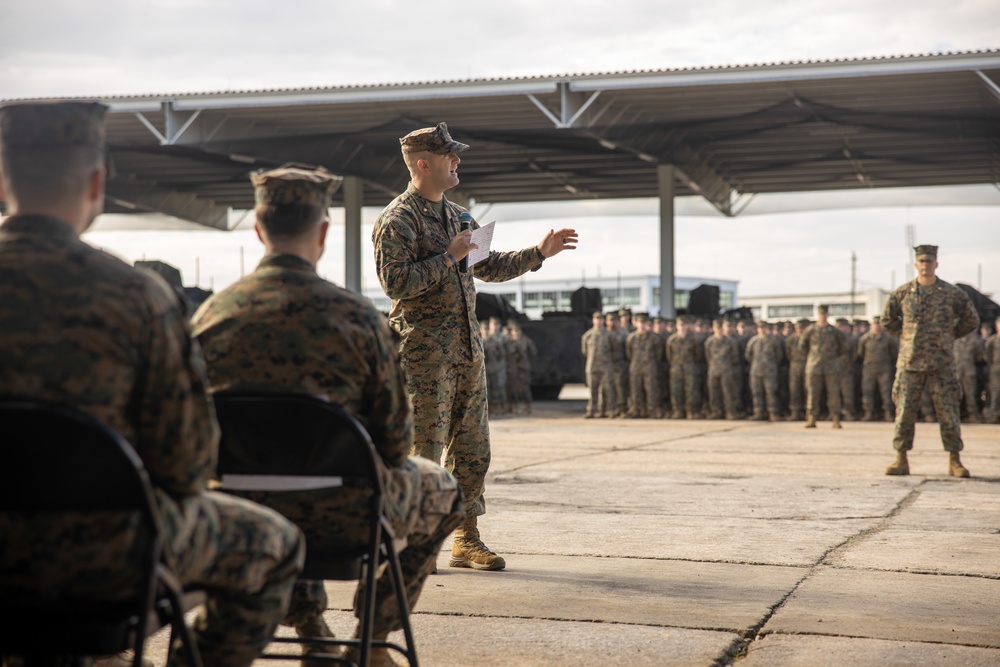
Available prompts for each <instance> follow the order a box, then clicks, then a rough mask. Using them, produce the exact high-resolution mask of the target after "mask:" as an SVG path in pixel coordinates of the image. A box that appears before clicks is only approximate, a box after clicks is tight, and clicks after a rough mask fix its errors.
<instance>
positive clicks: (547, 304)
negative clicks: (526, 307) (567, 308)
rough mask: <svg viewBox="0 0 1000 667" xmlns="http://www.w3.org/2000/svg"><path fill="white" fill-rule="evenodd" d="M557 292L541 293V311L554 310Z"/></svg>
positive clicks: (557, 297)
mask: <svg viewBox="0 0 1000 667" xmlns="http://www.w3.org/2000/svg"><path fill="white" fill-rule="evenodd" d="M558 299H559V292H542V310H555V308H556V303H557V302H558Z"/></svg>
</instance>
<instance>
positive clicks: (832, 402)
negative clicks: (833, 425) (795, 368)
mask: <svg viewBox="0 0 1000 667" xmlns="http://www.w3.org/2000/svg"><path fill="white" fill-rule="evenodd" d="M806 388H807V389H808V393H807V394H806V411H807V412H808V413H809V414H810V415H812V416H813V418H814V419H819V404H820V396H822V395H823V389H824V388H825V389H826V406H827V408H829V410H830V416H831V417H834V416H836V417H837V418H838V419H839V418H840V374H839V373H822V372H815V371H814V372H812V373H806Z"/></svg>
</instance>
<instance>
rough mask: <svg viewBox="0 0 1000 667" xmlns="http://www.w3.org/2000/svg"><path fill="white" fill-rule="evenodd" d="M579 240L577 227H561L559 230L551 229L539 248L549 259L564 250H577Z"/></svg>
mask: <svg viewBox="0 0 1000 667" xmlns="http://www.w3.org/2000/svg"><path fill="white" fill-rule="evenodd" d="M579 240H580V239H579V237H578V236H577V234H576V230H575V229H560V230H559V231H558V232H557V231H555V230H552V229H550V230H549V233H548V234H546V235H545V238H544V239H542V242H541V243H539V244H538V250H539V251H540V252H541V253H542V255H543V256H544V257H545V258H546V259H547V258H549V257H552V256H554V255H558V254H559V253H561V252H562V251H563V250H575V249H576V244H577V243H578V242H579Z"/></svg>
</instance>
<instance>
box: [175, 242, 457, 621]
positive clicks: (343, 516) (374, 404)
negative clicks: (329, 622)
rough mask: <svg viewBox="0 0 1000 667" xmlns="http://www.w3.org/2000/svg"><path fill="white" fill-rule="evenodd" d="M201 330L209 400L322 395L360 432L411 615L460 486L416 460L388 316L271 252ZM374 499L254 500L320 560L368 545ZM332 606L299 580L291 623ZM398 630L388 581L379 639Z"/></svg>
mask: <svg viewBox="0 0 1000 667" xmlns="http://www.w3.org/2000/svg"><path fill="white" fill-rule="evenodd" d="M193 324H194V333H195V335H196V336H197V337H198V340H199V342H200V343H201V345H202V348H203V350H204V354H205V361H206V364H207V366H208V379H209V385H210V387H211V389H212V391H236V392H253V393H291V394H310V395H314V396H325V397H327V398H329V399H330V401H331V402H332V403H335V404H337V405H340V406H341V407H343V408H344V409H345V410H346V411H347V412H349V413H350V414H352V415H354V416H355V417H357V418H358V420H359V421H360V422H361V423H362V424H364V426H365V428H366V429H367V430H368V432H369V434H370V435H371V438H372V442H373V443H374V444H375V448H376V450H377V451H378V453H379V461H380V463H381V464H382V465H380V466H379V472H380V474H381V477H382V482H383V486H384V489H385V498H386V499H385V512H386V515H387V517H388V518H389V523H390V525H391V526H392V528H393V531H394V532H395V535H396V537H397V538H406V540H407V546H406V548H405V549H403V550H402V551H401V552H400V554H399V559H400V564H401V566H402V570H403V579H404V581H405V582H406V594H407V599H408V601H409V603H410V606H411V608H412V607H413V605H415V604H416V602H417V598H418V597H419V596H420V591H421V588H422V587H423V584H424V581H425V580H426V578H427V575H428V574H429V573H430V571H431V569H432V568H433V566H434V564H435V561H436V558H437V554H438V552H439V551H440V549H441V545H442V543H443V542H444V540H445V539H446V538H447V537H448V535H449V533H451V531H452V530H453V529H454V528H455V527H456V526H457V525H458V524H459V523H460V522H461V520H462V516H463V513H462V511H461V503H460V502H459V501H458V485H457V483H456V482H455V480H454V478H452V476H451V475H449V474H448V473H447V472H446V471H445V470H444V469H443V468H441V467H440V466H438V465H436V464H434V463H432V462H430V461H428V460H426V459H421V458H418V457H413V456H408V454H409V453H410V449H411V446H412V442H413V431H412V427H413V419H412V413H411V411H410V404H409V400H408V399H407V396H406V387H405V383H404V380H403V372H402V370H401V368H400V366H399V353H398V351H397V349H396V345H395V342H394V341H393V338H392V333H391V332H390V330H389V326H388V324H387V322H386V320H385V317H384V316H383V315H382V314H381V313H379V312H378V311H377V310H376V309H375V307H374V306H372V305H371V302H370V301H368V300H367V299H364V298H361V297H358V296H356V295H354V294H352V293H350V292H348V291H347V290H344V289H341V288H340V287H337V286H336V285H334V284H333V283H330V282H327V281H326V280H323V279H322V278H320V277H319V276H318V275H317V274H316V270H315V268H314V267H313V265H312V264H310V263H309V262H308V261H306V260H305V259H302V258H301V257H298V256H295V255H276V254H275V255H268V256H267V257H265V258H264V259H263V260H262V261H261V262H260V265H259V266H258V267H257V269H256V271H254V272H253V273H252V274H250V275H248V276H246V277H245V278H242V279H240V280H239V281H238V282H236V283H235V284H233V285H231V286H230V287H228V288H226V289H225V290H223V291H221V292H219V293H218V294H216V295H214V296H213V297H211V298H209V299H208V301H206V302H205V303H204V304H202V306H201V307H200V308H199V309H198V311H197V313H195V316H194V319H193ZM275 446H280V443H275ZM369 495H370V494H368V493H367V492H366V491H365V490H363V489H358V488H349V487H342V488H335V489H319V490H312V491H296V492H287V493H271V492H250V493H247V496H248V497H250V498H252V499H253V500H255V501H258V502H261V503H264V504H267V505H268V506H270V507H274V508H275V509H277V510H279V511H280V512H281V513H282V514H283V515H285V516H286V517H288V518H290V519H291V520H292V521H294V522H295V523H296V524H298V525H299V526H300V527H301V528H302V530H303V531H304V532H305V534H306V539H307V546H308V548H310V549H312V548H317V549H321V550H322V549H323V548H324V545H327V546H325V548H327V549H330V548H334V547H340V546H344V545H351V544H359V545H360V544H365V543H366V542H367V539H368V535H369V530H370V526H369V524H368V523H367V522H366V521H364V517H365V516H366V515H367V514H368V501H369ZM326 607H327V598H326V592H325V590H324V588H323V582H322V581H300V582H299V584H298V585H297V586H296V588H295V594H294V595H293V599H292V608H291V609H290V610H289V614H288V617H287V619H286V620H285V622H286V623H287V624H288V625H294V626H297V627H303V626H306V625H307V624H308V623H310V622H313V621H314V619H315V618H316V617H317V616H319V615H320V614H322V613H323V611H324V610H326ZM400 627H401V626H400V624H399V618H398V615H397V609H396V603H395V598H394V596H393V593H392V585H391V581H390V579H389V576H388V573H387V572H383V573H381V576H380V577H379V580H378V589H377V592H376V610H375V632H376V633H379V632H389V631H392V630H397V629H399V628H400Z"/></svg>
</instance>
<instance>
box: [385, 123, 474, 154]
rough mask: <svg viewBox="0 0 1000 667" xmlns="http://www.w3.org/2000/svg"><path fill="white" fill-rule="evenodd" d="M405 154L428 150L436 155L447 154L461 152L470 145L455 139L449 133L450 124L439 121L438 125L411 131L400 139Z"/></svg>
mask: <svg viewBox="0 0 1000 667" xmlns="http://www.w3.org/2000/svg"><path fill="white" fill-rule="evenodd" d="M399 145H400V148H402V150H403V154H404V155H405V154H406V153H420V152H421V151H427V152H428V153H434V154H435V155H447V154H448V153H461V152H462V151H464V150H465V149H466V148H468V147H469V145H468V144H463V143H462V142H460V141H455V140H454V139H452V138H451V135H450V134H448V125H447V124H445V123H438V124H437V127H424V128H421V129H419V130H414V131H413V132H410V133H409V134H408V135H406V136H405V137H402V138H401V139H400V140H399Z"/></svg>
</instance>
